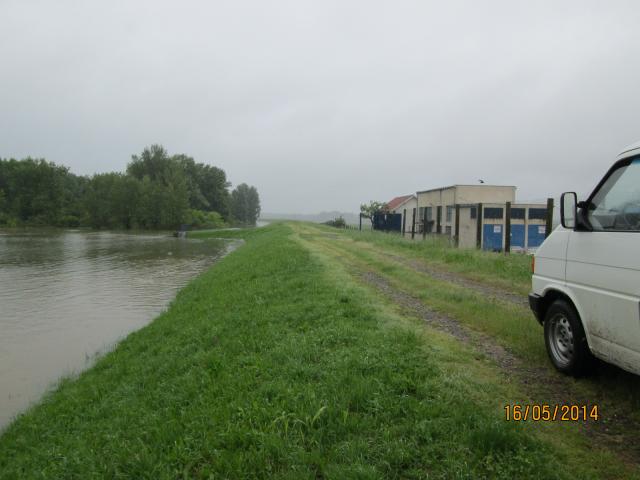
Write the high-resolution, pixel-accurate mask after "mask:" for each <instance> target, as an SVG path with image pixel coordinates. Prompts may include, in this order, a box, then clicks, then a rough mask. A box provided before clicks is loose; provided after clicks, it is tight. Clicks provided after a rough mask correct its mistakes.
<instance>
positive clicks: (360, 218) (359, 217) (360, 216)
mask: <svg viewBox="0 0 640 480" xmlns="http://www.w3.org/2000/svg"><path fill="white" fill-rule="evenodd" d="M358 219H359V220H360V228H359V229H358V230H360V231H362V214H360V215H359V216H358Z"/></svg>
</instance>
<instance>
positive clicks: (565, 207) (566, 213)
mask: <svg viewBox="0 0 640 480" xmlns="http://www.w3.org/2000/svg"><path fill="white" fill-rule="evenodd" d="M577 204H578V197H577V195H576V192H565V193H563V194H562V197H560V222H561V223H562V226H563V227H564V228H570V229H574V228H576V205H577Z"/></svg>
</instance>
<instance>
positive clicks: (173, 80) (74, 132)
mask: <svg viewBox="0 0 640 480" xmlns="http://www.w3.org/2000/svg"><path fill="white" fill-rule="evenodd" d="M639 14H640V4H639V3H638V2H634V1H628V2H616V1H606V2H605V1H598V2H590V1H585V0H581V1H560V0H555V1H548V2H547V1H529V2H524V1H523V2H519V1H514V0H511V1H477V0H475V1H446V2H445V1H439V2H427V1H402V0H393V1H391V0H389V1H384V2H382V1H372V0H366V1H364V0H363V1H347V0H340V1H327V0H322V1H321V0H317V1H304V0H295V1H294V0H291V1H266V0H256V1H242V0H233V1H227V2H222V1H209V2H204V1H203V2H192V1H180V2H178V1H175V2H167V1H158V0H155V1H147V2H143V1H108V2H104V1H103V2H92V1H60V0H56V1H28V0H15V1H13V0H0V19H2V28H0V157H16V158H22V157H25V156H28V155H30V156H37V157H45V158H46V159H48V160H51V161H54V162H56V163H60V164H65V165H68V166H69V167H71V169H72V171H73V172H75V173H79V174H93V173H96V172H105V171H113V170H118V171H122V170H124V169H125V167H126V164H127V162H128V161H129V160H130V156H131V154H134V153H137V152H140V151H141V150H142V149H143V148H144V147H145V146H146V145H150V144H152V143H161V144H163V145H164V146H165V147H166V148H167V149H168V150H169V151H170V152H171V153H186V154H189V155H191V156H193V157H194V158H195V159H196V161H200V162H205V163H210V164H213V165H216V166H219V167H221V168H223V169H224V170H225V171H226V172H227V175H228V177H229V180H230V181H231V182H233V183H234V185H235V184H238V183H242V182H247V183H249V184H252V185H255V186H256V187H257V188H258V190H259V192H260V195H261V198H262V207H263V212H292V213H295V212H298V213H311V212H318V211H321V210H334V209H336V210H343V211H357V210H358V206H359V204H360V203H362V202H365V201H367V200H371V199H375V200H389V199H390V198H391V197H393V196H396V195H401V194H406V193H411V192H415V191H416V190H424V189H427V188H434V187H439V186H444V185H449V184H453V183H477V180H478V179H479V178H482V179H484V180H485V181H486V182H487V183H498V184H500V183H504V184H510V185H516V186H517V187H518V192H517V196H518V199H520V200H531V199H541V198H545V197H547V196H550V195H553V196H556V195H558V194H560V193H561V192H562V191H564V190H578V191H579V192H582V193H586V192H587V191H588V190H590V189H591V187H592V186H593V185H594V184H595V183H596V182H597V180H598V179H599V178H600V177H601V176H602V174H603V173H604V171H605V170H606V169H607V168H608V167H609V166H610V164H611V162H612V161H613V159H614V157H615V155H616V154H617V153H618V152H619V151H620V150H621V149H622V147H624V146H626V145H627V144H629V143H633V142H635V141H636V140H640V29H639V28H638V20H639Z"/></svg>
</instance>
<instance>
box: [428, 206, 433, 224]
mask: <svg viewBox="0 0 640 480" xmlns="http://www.w3.org/2000/svg"><path fill="white" fill-rule="evenodd" d="M429 220H433V207H427V221H429Z"/></svg>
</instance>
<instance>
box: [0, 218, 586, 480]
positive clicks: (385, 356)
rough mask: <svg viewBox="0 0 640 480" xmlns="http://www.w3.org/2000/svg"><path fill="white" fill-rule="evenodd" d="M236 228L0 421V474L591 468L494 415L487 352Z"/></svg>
mask: <svg viewBox="0 0 640 480" xmlns="http://www.w3.org/2000/svg"><path fill="white" fill-rule="evenodd" d="M230 235H232V234H230V233H226V234H225V236H230ZM234 235H241V236H245V238H246V239H247V242H246V244H245V245H244V246H242V247H241V248H239V249H238V250H237V251H236V252H234V253H233V254H232V255H230V256H228V257H227V258H225V259H224V260H223V261H221V262H220V263H218V264H217V265H215V266H214V267H213V268H211V269H210V270H209V271H207V272H206V273H204V274H203V275H201V276H200V277H198V278H197V279H196V280H194V281H193V282H191V283H190V284H189V285H188V286H187V287H186V288H185V289H183V290H182V291H181V292H180V293H179V295H178V296H177V298H176V300H175V301H174V302H173V303H172V305H171V307H170V308H169V309H168V311H167V312H166V313H164V314H162V315H161V316H159V317H158V318H157V319H156V320H154V321H153V322H152V323H151V324H150V325H148V326H147V327H145V328H143V329H141V330H139V331H137V332H135V333H133V334H131V335H129V336H128V337H127V338H126V339H125V340H124V341H122V342H121V343H120V344H119V345H118V346H117V347H116V348H115V349H114V351H112V352H111V353H108V354H107V355H105V356H104V357H102V358H101V359H99V360H98V361H97V363H96V365H95V366H94V367H93V368H91V369H89V370H88V371H86V372H84V373H83V374H81V375H80V376H79V377H78V378H77V379H70V380H66V381H63V382H62V383H61V384H60V386H59V387H58V388H57V389H56V391H54V392H53V393H51V394H49V395H47V396H46V397H45V398H44V399H43V401H42V402H41V403H40V404H39V405H37V406H35V407H34V408H32V409H30V410H29V411H28V412H27V413H26V414H24V415H22V416H21V417H19V418H18V419H17V420H16V421H15V422H14V423H13V424H12V425H11V426H10V427H9V428H8V429H7V431H6V432H4V434H3V435H2V436H1V437H0V478H2V479H14V478H19V479H30V478H55V479H58V478H78V479H90V478H154V479H164V478H166V479H174V478H292V479H294V478H295V479H299V478H338V479H342V478H483V477H491V478H536V479H537V478H589V477H591V476H593V474H594V472H596V470H594V467H593V466H591V465H589V464H588V462H586V463H580V464H576V463H575V461H574V462H572V458H571V451H570V450H567V451H563V450H562V448H552V447H550V446H549V445H548V444H545V442H543V441H541V440H540V439H539V437H538V436H537V435H536V434H535V432H534V431H533V430H531V429H525V428H522V427H519V426H517V425H513V424H510V423H507V422H505V421H504V420H503V418H502V415H501V412H500V409H499V407H498V406H497V403H496V402H497V400H496V401H493V402H491V401H488V400H489V399H491V398H494V397H495V398H504V396H505V395H507V394H508V392H507V391H506V390H504V387H502V386H500V385H499V384H497V383H496V381H495V378H494V377H493V376H492V374H491V371H490V367H489V366H483V365H482V364H479V363H478V362H474V355H473V353H471V352H469V351H467V350H465V349H464V348H463V347H462V346H460V345H458V344H457V343H456V342H454V341H453V340H452V339H450V338H446V336H444V335H442V334H439V333H438V332H435V331H433V332H431V331H429V330H428V329H426V330H425V329H424V328H423V327H420V328H418V326H417V325H418V322H416V323H415V325H414V324H413V323H412V322H411V321H408V320H407V319H403V318H399V317H397V316H395V315H394V314H392V313H391V311H390V310H389V309H387V308H386V307H385V306H384V305H383V304H380V303H378V302H377V300H376V298H375V297H374V296H373V295H372V294H371V293H370V292H368V291H367V290H366V289H364V288H362V287H359V286H357V284H356V283H354V282H352V281H351V280H350V279H349V277H348V276H347V275H343V274H341V272H340V270H339V268H337V267H336V266H335V265H334V264H330V263H328V262H326V261H323V259H322V258H321V257H320V256H318V255H317V254H316V255H314V254H311V253H310V252H309V251H308V250H307V249H305V248H304V246H303V245H302V244H301V243H300V242H297V241H296V240H295V238H293V236H292V233H291V229H290V228H289V227H288V226H287V225H281V224H280V225H272V226H270V227H266V228H262V229H259V230H254V231H251V232H250V233H242V232H240V233H235V234H234ZM425 334H426V335H427V337H428V340H429V341H428V342H426V341H425V337H424V336H425ZM485 368H486V369H487V371H485V370H484V369H485Z"/></svg>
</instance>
